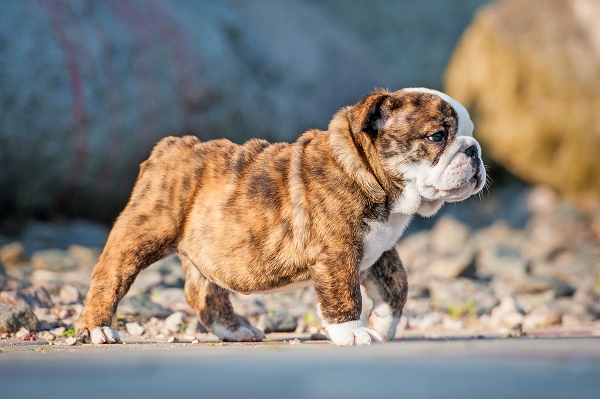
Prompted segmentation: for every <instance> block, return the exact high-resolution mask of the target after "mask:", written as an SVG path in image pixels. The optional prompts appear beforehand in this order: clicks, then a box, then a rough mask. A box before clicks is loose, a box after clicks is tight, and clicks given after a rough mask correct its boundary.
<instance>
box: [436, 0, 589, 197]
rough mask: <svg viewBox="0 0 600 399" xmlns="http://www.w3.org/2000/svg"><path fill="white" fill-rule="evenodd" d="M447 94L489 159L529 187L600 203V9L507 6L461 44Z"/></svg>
mask: <svg viewBox="0 0 600 399" xmlns="http://www.w3.org/2000/svg"><path fill="white" fill-rule="evenodd" d="M445 86H446V91H447V92H448V94H450V95H451V96H453V97H455V98H456V99H457V100H459V101H461V102H462V103H463V104H465V105H466V106H467V107H468V108H470V110H471V111H472V113H473V116H474V118H475V126H476V135H477V137H478V138H479V139H481V142H482V144H483V146H484V147H485V151H489V153H490V154H491V155H492V157H493V158H494V159H495V160H496V161H498V162H499V163H501V164H502V165H503V166H505V167H506V168H507V169H509V170H510V171H512V172H513V173H515V174H517V175H518V176H520V177H521V178H523V179H525V180H526V181H529V182H533V183H544V184H547V185H549V186H551V187H553V188H554V189H556V190H558V191H560V192H562V193H565V194H567V195H569V196H579V197H581V196H582V194H584V193H589V194H591V195H590V197H592V198H593V197H597V196H598V195H599V194H600V117H599V112H600V111H599V110H600V90H598V89H599V88H600V2H598V1H597V0H571V1H567V0H504V1H497V2H494V3H493V4H490V5H488V6H486V7H484V8H482V9H481V10H480V11H479V12H478V13H477V15H476V17H475V18H474V21H473V22H472V24H471V26H470V27H469V28H468V29H467V30H466V32H465V33H464V35H463V37H462V39H461V40H460V42H459V44H458V46H457V48H456V50H455V52H454V55H453V57H452V59H451V62H450V63H449V65H448V68H447V71H446V76H445Z"/></svg>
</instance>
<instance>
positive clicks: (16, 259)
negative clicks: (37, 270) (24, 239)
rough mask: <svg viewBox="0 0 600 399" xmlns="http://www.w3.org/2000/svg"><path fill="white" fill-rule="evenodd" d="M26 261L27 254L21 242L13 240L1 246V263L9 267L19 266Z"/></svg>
mask: <svg viewBox="0 0 600 399" xmlns="http://www.w3.org/2000/svg"><path fill="white" fill-rule="evenodd" d="M25 262H27V255H26V254H25V248H23V245H22V244H21V243H20V242H13V243H11V244H7V245H4V246H3V247H2V248H0V263H2V264H3V265H4V266H6V267H7V268H9V269H10V268H14V267H18V266H19V265H21V264H23V263H25Z"/></svg>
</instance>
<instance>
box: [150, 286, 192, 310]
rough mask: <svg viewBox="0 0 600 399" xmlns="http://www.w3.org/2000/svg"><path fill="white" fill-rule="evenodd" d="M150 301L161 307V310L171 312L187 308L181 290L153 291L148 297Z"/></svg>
mask: <svg viewBox="0 0 600 399" xmlns="http://www.w3.org/2000/svg"><path fill="white" fill-rule="evenodd" d="M150 299H151V300H152V302H154V303H156V304H158V305H160V306H162V307H163V308H165V309H171V310H173V311H178V310H181V309H184V308H188V307H189V305H188V303H187V300H186V298H185V292H184V291H183V289H181V288H165V289H163V290H154V291H153V292H152V295H150ZM175 309H177V310H175Z"/></svg>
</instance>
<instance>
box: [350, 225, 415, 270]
mask: <svg viewBox="0 0 600 399" xmlns="http://www.w3.org/2000/svg"><path fill="white" fill-rule="evenodd" d="M410 219H411V215H405V214H403V213H393V214H391V215H390V217H389V218H388V220H386V221H372V220H367V224H368V225H369V232H368V233H367V234H366V235H365V237H364V238H363V259H362V262H361V264H360V270H361V271H362V270H365V269H368V268H369V267H371V266H373V264H374V263H375V262H376V261H377V259H379V257H380V256H381V254H383V253H384V252H385V251H387V250H389V249H392V247H393V246H394V245H396V242H397V241H398V239H399V238H400V236H401V235H402V233H403V232H404V229H406V226H408V223H410Z"/></svg>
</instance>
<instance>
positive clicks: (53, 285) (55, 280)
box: [29, 270, 64, 295]
mask: <svg viewBox="0 0 600 399" xmlns="http://www.w3.org/2000/svg"><path fill="white" fill-rule="evenodd" d="M29 282H31V284H32V285H34V286H38V287H44V288H45V289H46V290H47V291H48V292H49V293H50V294H52V295H59V293H60V287H61V286H62V284H63V283H64V276H63V273H60V272H51V271H50V270H34V271H33V273H31V275H30V276H29Z"/></svg>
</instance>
